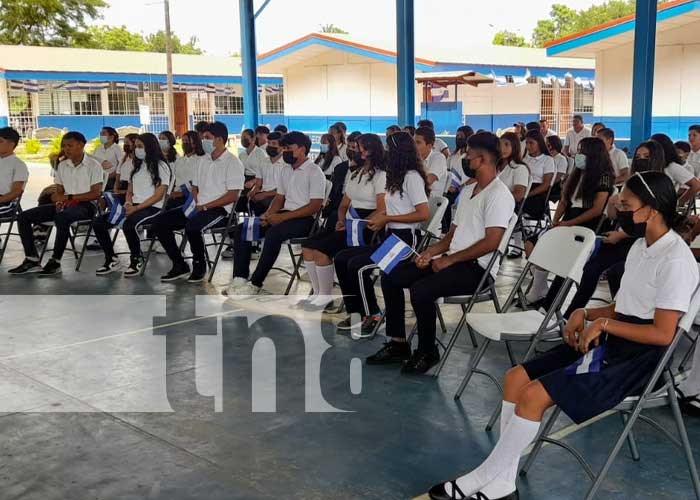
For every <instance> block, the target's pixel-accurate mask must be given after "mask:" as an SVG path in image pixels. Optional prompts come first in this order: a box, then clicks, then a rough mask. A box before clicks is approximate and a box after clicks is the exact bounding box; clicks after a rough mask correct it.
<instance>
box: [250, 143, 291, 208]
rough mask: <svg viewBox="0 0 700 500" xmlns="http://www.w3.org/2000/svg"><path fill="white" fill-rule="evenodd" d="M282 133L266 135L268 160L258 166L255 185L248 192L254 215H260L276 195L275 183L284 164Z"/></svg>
mask: <svg viewBox="0 0 700 500" xmlns="http://www.w3.org/2000/svg"><path fill="white" fill-rule="evenodd" d="M282 137H283V136H282V134H280V133H279V132H271V133H270V134H268V135H267V146H266V147H265V152H266V153H267V155H268V161H267V162H265V163H264V164H263V165H261V166H260V171H259V172H258V173H257V174H256V176H255V180H256V183H255V186H253V189H251V190H250V192H249V193H248V199H249V200H250V208H251V210H252V211H253V213H254V214H255V215H262V214H263V213H264V212H265V210H267V209H268V208H269V207H270V203H272V200H273V199H274V197H275V196H276V195H277V185H278V184H279V180H280V175H282V169H283V168H284V166H285V165H286V163H285V162H284V160H283V159H282V146H281V145H280V141H281V140H282Z"/></svg>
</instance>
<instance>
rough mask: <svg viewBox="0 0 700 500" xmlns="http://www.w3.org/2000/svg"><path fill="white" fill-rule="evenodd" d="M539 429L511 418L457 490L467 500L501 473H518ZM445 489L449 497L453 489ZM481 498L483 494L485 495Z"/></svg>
mask: <svg viewBox="0 0 700 500" xmlns="http://www.w3.org/2000/svg"><path fill="white" fill-rule="evenodd" d="M539 428H540V422H533V421H532V420H527V419H524V418H522V417H519V416H518V415H513V416H512V417H511V419H510V422H508V425H507V426H506V428H505V429H504V431H503V434H502V435H501V437H500V439H499V440H498V443H496V446H495V447H494V448H493V451H492V452H491V454H490V455H489V456H488V458H486V460H484V461H483V462H482V464H481V465H480V466H479V467H477V468H476V469H474V470H473V471H472V472H470V473H469V474H466V475H464V476H462V477H460V478H459V479H457V486H459V488H460V489H461V490H462V491H463V492H464V494H465V495H466V496H467V498H468V497H470V496H472V495H474V494H476V493H478V492H479V491H482V490H483V488H485V487H487V486H488V485H489V484H490V483H491V482H493V481H495V480H496V479H497V478H498V476H499V474H500V473H501V472H504V471H505V470H511V469H513V468H515V470H516V472H517V467H518V462H519V460H520V455H521V454H522V452H523V451H524V450H525V448H527V446H528V445H529V444H530V443H531V442H532V441H533V440H534V439H535V438H536V437H537V432H538V430H539ZM513 465H515V467H513ZM513 483H515V481H513ZM445 488H446V490H447V493H448V494H451V493H452V491H451V490H452V487H451V486H450V484H449V483H447V484H446V485H445ZM511 491H512V490H511ZM484 494H486V493H485V492H484ZM507 494H508V493H506V495H507ZM488 496H489V498H498V497H497V496H491V495H488Z"/></svg>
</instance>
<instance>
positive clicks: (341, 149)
mask: <svg viewBox="0 0 700 500" xmlns="http://www.w3.org/2000/svg"><path fill="white" fill-rule="evenodd" d="M347 132H348V130H347V127H346V126H345V124H344V123H343V122H336V123H334V124H333V125H331V126H330V127H328V133H329V134H331V135H332V136H333V137H334V138H335V145H336V146H337V147H338V156H340V159H341V160H342V161H348V143H347V139H346V137H347Z"/></svg>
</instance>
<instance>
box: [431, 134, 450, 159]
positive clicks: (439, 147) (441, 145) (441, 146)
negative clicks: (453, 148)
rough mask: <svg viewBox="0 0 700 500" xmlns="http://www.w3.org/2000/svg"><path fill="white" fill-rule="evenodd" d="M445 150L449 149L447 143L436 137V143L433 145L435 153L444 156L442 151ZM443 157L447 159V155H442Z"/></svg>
mask: <svg viewBox="0 0 700 500" xmlns="http://www.w3.org/2000/svg"><path fill="white" fill-rule="evenodd" d="M445 149H447V143H446V142H445V141H443V140H442V139H440V138H439V137H436V138H435V142H434V143H433V151H436V152H438V153H440V154H442V151H443V150H445ZM442 156H443V158H444V157H445V155H442Z"/></svg>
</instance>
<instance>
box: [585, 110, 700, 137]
mask: <svg viewBox="0 0 700 500" xmlns="http://www.w3.org/2000/svg"><path fill="white" fill-rule="evenodd" d="M595 121H602V122H603V123H605V125H606V126H608V127H609V128H611V129H613V130H614V131H615V136H616V137H619V138H620V139H629V137H630V134H631V129H632V123H631V122H632V120H631V117H629V116H601V117H595ZM697 124H700V117H698V116H654V117H652V119H651V132H652V134H666V135H668V136H669V137H670V138H671V139H673V140H674V141H681V140H682V141H687V140H688V127H690V126H691V125H697Z"/></svg>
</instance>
